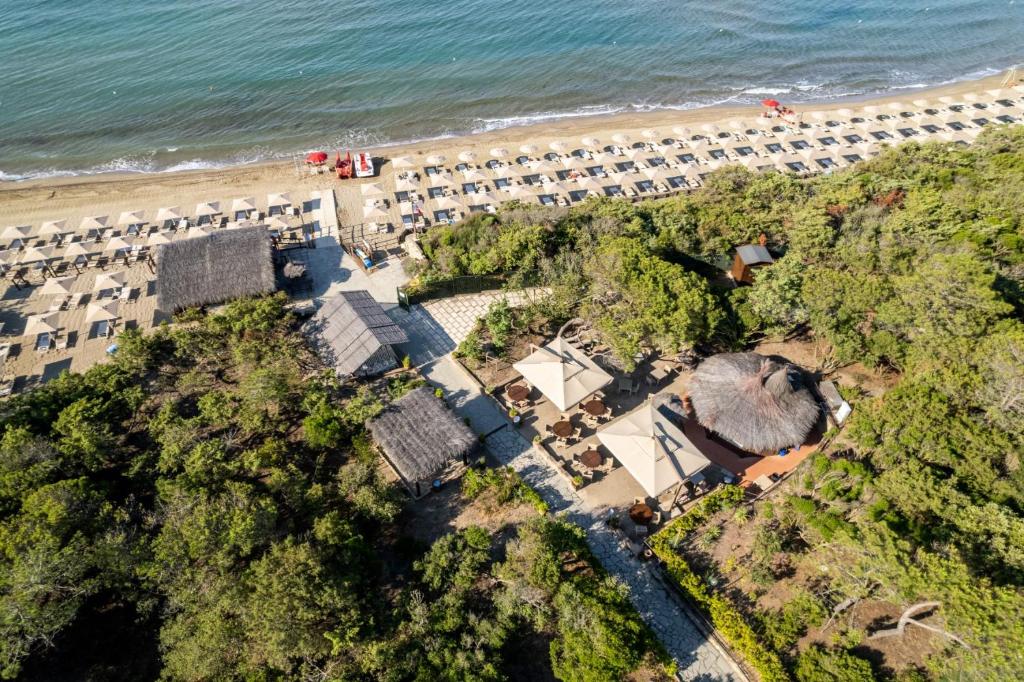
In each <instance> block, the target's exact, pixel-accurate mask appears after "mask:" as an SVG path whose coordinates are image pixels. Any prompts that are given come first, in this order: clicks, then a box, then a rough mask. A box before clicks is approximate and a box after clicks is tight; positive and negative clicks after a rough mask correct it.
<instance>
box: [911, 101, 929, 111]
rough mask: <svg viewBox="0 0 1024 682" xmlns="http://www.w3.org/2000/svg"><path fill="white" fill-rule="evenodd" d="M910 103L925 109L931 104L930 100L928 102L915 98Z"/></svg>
mask: <svg viewBox="0 0 1024 682" xmlns="http://www.w3.org/2000/svg"><path fill="white" fill-rule="evenodd" d="M911 104H913V105H914V106H915V107H917V108H919V109H927V108H928V107H930V106H931V102H929V101H928V100H926V99H915V100H914V101H913V102H911Z"/></svg>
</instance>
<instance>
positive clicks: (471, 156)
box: [459, 151, 476, 163]
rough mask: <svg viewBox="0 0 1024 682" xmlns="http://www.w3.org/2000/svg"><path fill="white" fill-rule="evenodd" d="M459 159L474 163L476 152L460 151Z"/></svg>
mask: <svg viewBox="0 0 1024 682" xmlns="http://www.w3.org/2000/svg"><path fill="white" fill-rule="evenodd" d="M459 161H462V162H463V163H472V162H474V161H476V152H471V151H464V152H459Z"/></svg>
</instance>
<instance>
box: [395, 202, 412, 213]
mask: <svg viewBox="0 0 1024 682" xmlns="http://www.w3.org/2000/svg"><path fill="white" fill-rule="evenodd" d="M414 210H415V209H413V207H412V202H411V201H403V202H401V203H400V204H398V214H399V215H412V214H413V212H414Z"/></svg>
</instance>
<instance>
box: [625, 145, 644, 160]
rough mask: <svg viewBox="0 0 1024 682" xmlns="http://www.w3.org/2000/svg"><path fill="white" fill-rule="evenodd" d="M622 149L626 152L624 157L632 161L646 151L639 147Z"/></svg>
mask: <svg viewBox="0 0 1024 682" xmlns="http://www.w3.org/2000/svg"><path fill="white" fill-rule="evenodd" d="M623 151H624V152H625V153H626V158H627V159H630V160H632V161H636V160H637V158H639V157H641V156H643V155H644V154H647V153H648V152H647V150H646V149H640V148H639V147H628V148H627V149H624V150H623Z"/></svg>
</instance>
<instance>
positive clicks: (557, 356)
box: [512, 337, 612, 412]
mask: <svg viewBox="0 0 1024 682" xmlns="http://www.w3.org/2000/svg"><path fill="white" fill-rule="evenodd" d="M512 366H513V367H514V368H515V370H516V371H517V372H519V373H520V374H522V375H523V378H524V379H526V380H527V381H528V382H530V383H531V384H532V385H534V386H536V387H537V388H538V389H540V392H541V393H543V394H544V395H545V396H547V397H548V399H549V400H551V402H552V403H554V404H555V406H556V407H557V408H558V409H559V410H561V411H563V412H564V411H566V410H568V409H569V408H571V407H572V406H573V405H576V404H577V403H579V402H580V401H581V400H584V399H585V398H587V397H588V396H590V395H592V394H594V393H595V392H597V391H599V390H601V389H602V388H604V387H605V386H607V385H608V384H609V383H611V380H612V377H611V376H610V375H609V374H608V373H607V372H605V371H604V370H603V369H601V368H600V367H598V366H597V364H596V363H595V362H594V361H593V360H591V359H590V358H589V357H587V356H586V355H585V354H584V353H582V352H581V351H579V350H577V349H575V348H573V347H572V346H571V345H569V343H568V342H567V341H566V340H565V339H563V338H562V337H558V338H556V339H555V340H554V341H552V342H551V343H549V344H548V345H546V346H544V347H542V348H538V349H537V350H536V351H534V352H533V353H531V354H530V355H528V356H527V357H525V358H523V359H522V360H520V361H519V362H517V363H515V364H513V365H512Z"/></svg>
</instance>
